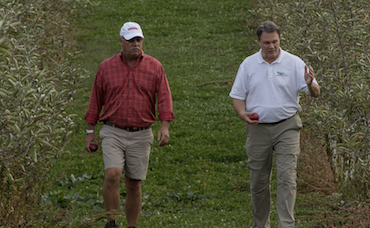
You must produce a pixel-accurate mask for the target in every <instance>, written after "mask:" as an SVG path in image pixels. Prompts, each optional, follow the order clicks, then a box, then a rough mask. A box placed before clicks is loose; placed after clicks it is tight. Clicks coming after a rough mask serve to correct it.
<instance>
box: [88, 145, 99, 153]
mask: <svg viewBox="0 0 370 228" xmlns="http://www.w3.org/2000/svg"><path fill="white" fill-rule="evenodd" d="M98 148H99V146H98V144H96V143H91V144H90V150H91V151H96V150H97V149H98Z"/></svg>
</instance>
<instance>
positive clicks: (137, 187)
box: [125, 177, 141, 192]
mask: <svg viewBox="0 0 370 228" xmlns="http://www.w3.org/2000/svg"><path fill="white" fill-rule="evenodd" d="M125 185H126V191H127V192H140V191H141V180H134V179H131V178H128V177H125Z"/></svg>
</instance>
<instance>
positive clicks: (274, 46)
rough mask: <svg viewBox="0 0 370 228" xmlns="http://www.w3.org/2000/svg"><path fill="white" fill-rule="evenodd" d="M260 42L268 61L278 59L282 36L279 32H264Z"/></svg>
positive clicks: (265, 58)
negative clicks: (280, 36)
mask: <svg viewBox="0 0 370 228" xmlns="http://www.w3.org/2000/svg"><path fill="white" fill-rule="evenodd" d="M258 44H259V45H260V47H261V49H262V57H263V59H264V60H265V61H266V62H268V63H272V62H274V61H275V60H276V59H277V57H278V56H279V53H280V49H279V48H280V38H279V34H278V33H277V32H271V33H266V32H262V34H261V38H260V40H259V41H258Z"/></svg>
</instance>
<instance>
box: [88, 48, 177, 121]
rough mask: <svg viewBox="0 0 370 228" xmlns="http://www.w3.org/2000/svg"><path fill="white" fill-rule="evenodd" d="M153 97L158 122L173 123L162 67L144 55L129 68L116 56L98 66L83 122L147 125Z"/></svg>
mask: <svg viewBox="0 0 370 228" xmlns="http://www.w3.org/2000/svg"><path fill="white" fill-rule="evenodd" d="M156 94H157V99H158V101H157V107H158V112H159V115H158V118H159V120H161V121H173V120H174V114H173V109H172V96H171V91H170V87H169V85H168V81H167V78H166V75H165V73H164V69H163V67H162V64H161V63H160V62H159V61H158V60H157V59H155V58H153V57H151V56H149V55H146V54H144V52H143V53H142V55H141V56H140V57H139V59H138V60H137V61H136V62H135V64H134V65H133V66H132V67H130V66H129V65H128V64H127V62H126V60H125V58H124V57H123V56H122V53H119V54H117V55H115V56H113V57H111V58H109V59H106V60H104V61H103V62H102V63H101V64H100V66H99V69H98V72H97V74H96V77H95V81H94V85H93V88H92V90H91V95H90V101H89V106H88V109H87V113H86V116H85V120H86V122H87V123H90V124H94V125H95V124H96V123H97V121H98V120H99V121H103V120H109V121H110V122H112V123H114V124H116V125H119V126H122V127H147V126H150V125H151V124H152V123H154V122H155V120H156V114H155V103H156ZM103 106H104V111H103V113H102V114H101V116H99V114H100V112H101V109H102V107H103Z"/></svg>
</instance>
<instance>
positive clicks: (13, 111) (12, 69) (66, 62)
mask: <svg viewBox="0 0 370 228" xmlns="http://www.w3.org/2000/svg"><path fill="white" fill-rule="evenodd" d="M80 3H84V4H85V3H87V1H78V2H74V1H72V2H69V1H58V0H55V1H42V0H33V1H23V0H3V1H2V2H1V3H0V6H1V7H0V18H1V19H0V64H1V65H0V105H1V109H0V119H1V122H0V145H1V148H0V218H1V220H2V222H1V225H4V226H5V227H15V226H19V227H25V226H30V225H35V224H39V223H40V222H43V221H48V217H47V212H46V211H45V210H42V207H43V205H41V204H40V198H41V194H42V191H43V189H44V187H45V186H44V180H45V177H46V175H47V173H48V172H49V170H50V169H51V168H52V167H53V165H54V164H55V163H56V161H57V160H58V157H59V156H60V155H61V154H62V153H64V152H65V149H64V148H65V145H66V144H67V143H68V141H69V140H70V138H71V137H72V136H73V134H74V133H75V132H76V130H77V127H78V126H77V124H76V123H75V122H74V121H73V116H74V114H69V113H67V112H66V108H67V107H68V104H69V103H70V102H71V101H72V100H73V97H74V95H75V94H76V92H77V90H78V89H79V88H80V87H81V83H82V80H83V79H84V78H86V76H87V73H86V72H85V71H84V70H82V69H79V68H78V67H77V66H76V65H75V64H73V60H74V56H75V54H74V53H69V52H68V50H71V48H70V46H71V45H72V43H71V41H73V39H72V37H70V36H69V35H68V34H70V29H71V26H70V20H71V19H72V18H73V17H72V16H73V15H72V14H71V13H72V12H73V10H74V9H76V7H78V4H80ZM40 218H41V221H40ZM54 220H55V218H54Z"/></svg>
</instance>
